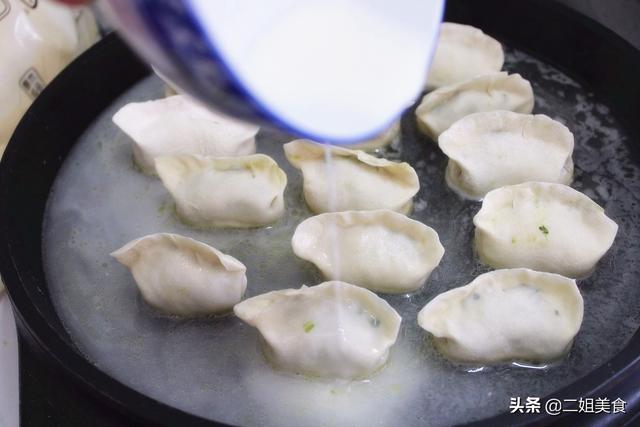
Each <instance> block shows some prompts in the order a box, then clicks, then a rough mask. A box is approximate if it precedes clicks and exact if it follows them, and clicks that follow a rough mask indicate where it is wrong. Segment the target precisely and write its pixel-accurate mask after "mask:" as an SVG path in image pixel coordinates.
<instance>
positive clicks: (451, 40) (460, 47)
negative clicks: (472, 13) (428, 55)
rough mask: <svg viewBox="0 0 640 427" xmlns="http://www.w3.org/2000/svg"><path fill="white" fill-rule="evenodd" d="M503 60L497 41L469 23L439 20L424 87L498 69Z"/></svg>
mask: <svg viewBox="0 0 640 427" xmlns="http://www.w3.org/2000/svg"><path fill="white" fill-rule="evenodd" d="M503 64H504V52H503V51H502V45H501V44H500V42H498V41H497V40H495V39H493V38H492V37H489V36H488V35H486V34H485V33H483V32H482V30H480V29H478V28H475V27H472V26H470V25H462V24H455V23H452V22H443V23H442V25H441V26H440V38H439V39H438V45H437V47H436V53H435V55H434V57H433V60H432V61H431V67H430V69H429V74H428V76H427V87H428V88H438V87H442V86H447V85H451V84H454V83H459V82H462V81H465V80H468V79H471V78H473V77H477V76H480V75H482V74H488V73H493V72H496V71H500V70H501V69H502V65H503Z"/></svg>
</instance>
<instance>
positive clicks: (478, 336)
mask: <svg viewBox="0 0 640 427" xmlns="http://www.w3.org/2000/svg"><path fill="white" fill-rule="evenodd" d="M582 314H583V302H582V296H581V295H580V291H579V290H578V287H577V286H576V282H575V281H574V280H572V279H568V278H566V277H562V276H560V275H557V274H551V273H539V272H537V271H533V270H528V269H524V268H522V269H513V270H497V271H492V272H489V273H485V274H482V275H480V276H478V277H476V278H475V279H474V280H473V281H472V282H471V283H469V284H468V285H466V286H462V287H459V288H455V289H451V290H450V291H447V292H444V293H442V294H440V295H438V296H437V297H435V298H434V299H433V300H431V301H430V302H429V303H428V304H427V305H426V306H425V307H424V308H423V309H422V310H421V311H420V313H418V324H419V325H420V327H422V328H423V329H425V330H427V331H428V332H430V333H431V334H433V337H434V342H435V344H436V347H437V348H438V350H439V351H440V352H441V353H442V354H443V355H444V356H445V357H447V358H449V359H451V360H453V361H456V362H463V363H499V362H511V361H527V362H534V363H545V362H551V361H555V360H558V359H560V358H562V357H563V356H564V355H565V354H566V353H567V352H568V351H569V348H570V347H571V344H572V342H573V338H574V337H575V336H576V334H577V333H578V330H579V329H580V325H581V324H582Z"/></svg>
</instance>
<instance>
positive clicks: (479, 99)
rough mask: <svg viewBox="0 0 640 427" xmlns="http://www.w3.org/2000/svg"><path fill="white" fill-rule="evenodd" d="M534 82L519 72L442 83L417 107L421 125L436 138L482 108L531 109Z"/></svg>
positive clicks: (520, 111) (426, 132)
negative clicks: (442, 84) (444, 84)
mask: <svg viewBox="0 0 640 427" xmlns="http://www.w3.org/2000/svg"><path fill="white" fill-rule="evenodd" d="M533 102H534V100H533V89H531V83H529V82H528V81H527V80H525V79H523V78H522V77H521V76H520V74H511V75H509V74H507V73H506V72H501V73H492V74H485V75H482V76H479V77H474V78H472V79H470V80H466V81H464V82H461V83H456V84H453V85H450V86H445V87H441V88H440V89H436V90H434V91H433V92H430V93H428V94H426V95H425V96H424V98H422V102H421V103H420V105H419V106H418V108H417V109H416V117H417V119H418V128H419V129H420V130H421V131H422V132H424V133H425V134H427V135H428V136H429V137H431V138H432V139H433V140H434V141H437V140H438V136H440V134H441V133H442V132H444V131H445V130H447V129H449V126H451V125H452V124H453V123H455V122H456V121H458V120H460V119H461V118H463V117H465V116H468V115H469V114H473V113H479V112H482V111H495V110H508V111H514V112H516V113H526V114H528V113H531V111H532V110H533Z"/></svg>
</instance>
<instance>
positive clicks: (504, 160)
mask: <svg viewBox="0 0 640 427" xmlns="http://www.w3.org/2000/svg"><path fill="white" fill-rule="evenodd" d="M438 145H439V146H440V148H441V149H442V151H443V152H444V153H445V154H446V155H447V156H448V157H449V163H448V165H447V171H446V179H447V184H449V186H450V187H451V188H452V189H453V190H455V191H456V192H458V193H460V194H461V195H463V196H465V197H469V198H472V199H482V198H483V197H484V195H485V194H487V193H488V192H489V191H491V190H493V189H496V188H498V187H502V186H505V185H512V184H520V183H523V182H527V181H542V182H555V183H559V184H569V183H570V182H571V179H572V176H573V160H572V158H571V155H572V153H573V134H572V133H571V131H569V129H567V127H566V126H564V125H563V124H562V123H560V122H557V121H555V120H552V119H550V118H549V117H547V116H545V115H542V114H537V115H531V114H518V113H513V112H511V111H489V112H484V113H475V114H471V115H468V116H466V117H464V118H462V119H460V120H458V121H457V122H455V123H454V124H453V125H452V126H451V127H450V128H449V129H448V130H446V131H445V132H443V133H442V134H441V135H440V138H438Z"/></svg>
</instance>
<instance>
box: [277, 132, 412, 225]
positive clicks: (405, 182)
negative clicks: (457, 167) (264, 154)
mask: <svg viewBox="0 0 640 427" xmlns="http://www.w3.org/2000/svg"><path fill="white" fill-rule="evenodd" d="M327 151H328V153H327ZM284 152H285V155H286V156H287V159H288V160H289V162H291V164H292V165H293V166H294V167H296V168H298V169H301V170H302V177H303V191H304V198H305V200H306V202H307V205H309V208H310V209H311V210H312V211H314V212H316V213H322V212H337V211H348V210H373V209H391V210H394V211H399V212H403V213H406V212H408V211H409V210H410V209H411V204H412V198H413V196H414V195H415V194H416V193H417V192H418V190H419V189H420V182H419V180H418V174H417V173H416V171H415V170H414V169H413V168H412V167H411V166H410V165H409V164H408V163H398V162H392V161H389V160H386V159H380V158H378V157H374V156H371V155H369V154H367V153H365V152H364V151H359V150H349V149H346V148H342V147H336V146H334V145H324V144H318V143H315V142H311V141H308V140H304V139H299V140H296V141H292V142H289V143H288V144H285V145H284ZM327 155H328V156H330V158H331V161H330V162H326V161H325V160H326V157H327ZM332 193H334V194H332Z"/></svg>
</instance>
